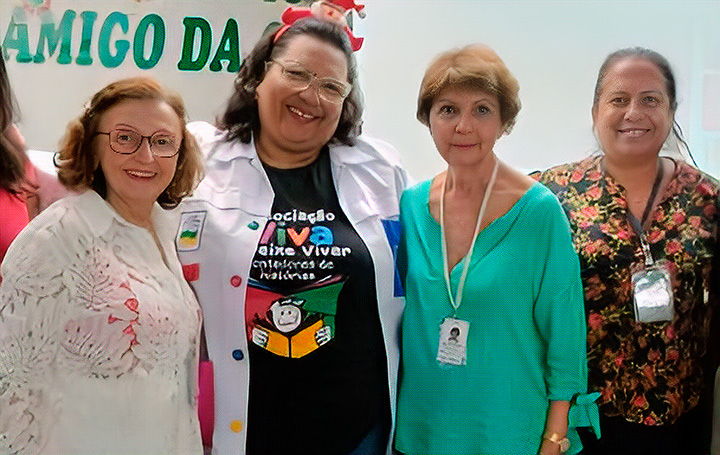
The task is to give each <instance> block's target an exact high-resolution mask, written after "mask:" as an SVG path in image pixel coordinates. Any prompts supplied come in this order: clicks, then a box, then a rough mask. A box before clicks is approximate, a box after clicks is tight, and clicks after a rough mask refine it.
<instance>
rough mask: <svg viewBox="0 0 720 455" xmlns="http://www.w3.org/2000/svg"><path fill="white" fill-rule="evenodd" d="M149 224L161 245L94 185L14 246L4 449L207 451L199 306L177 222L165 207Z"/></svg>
mask: <svg viewBox="0 0 720 455" xmlns="http://www.w3.org/2000/svg"><path fill="white" fill-rule="evenodd" d="M153 223H154V226H155V229H156V233H157V236H158V238H159V239H160V243H161V244H162V249H163V252H162V254H161V252H160V250H159V249H158V247H157V244H156V243H155V241H154V240H153V237H152V235H151V234H150V232H149V231H147V230H146V229H143V228H140V227H137V226H134V225H132V224H129V223H128V222H126V221H125V220H123V219H122V218H121V217H120V216H119V215H118V214H117V213H116V212H115V211H114V210H113V209H112V208H111V207H110V206H109V205H108V204H107V203H106V202H105V201H104V200H103V199H102V198H100V196H98V194H97V193H95V192H94V191H87V192H85V193H83V194H81V195H76V196H70V197H68V198H66V199H64V200H61V201H59V202H58V203H56V204H54V205H53V206H51V207H50V208H48V209H47V210H45V211H44V212H43V213H41V214H40V215H39V216H38V217H37V218H35V219H34V220H33V221H32V222H31V223H30V225H29V226H28V227H27V228H26V229H25V230H23V231H22V232H21V233H20V235H19V236H18V237H17V239H16V240H15V241H14V242H13V244H12V245H11V247H10V249H9V250H8V253H7V256H6V257H5V260H4V262H3V264H2V268H1V269H0V275H1V276H2V284H0V453H2V454H7V453H10V454H15V453H21V454H35V453H42V454H55V455H62V454H72V455H80V454H123V455H128V454H201V453H202V444H201V441H200V427H199V424H198V419H197V393H196V389H197V380H196V378H197V362H198V342H199V331H200V322H201V316H200V308H199V306H198V304H197V301H196V300H195V297H194V296H193V294H192V291H191V290H190V288H189V286H188V285H187V283H186V282H185V280H184V279H183V277H182V272H181V266H180V263H179V262H178V259H177V255H176V253H175V249H174V246H173V245H174V244H173V240H174V234H175V233H174V230H175V226H176V223H173V222H172V220H171V217H170V215H169V213H168V212H166V211H164V210H163V209H161V208H160V207H159V206H158V205H156V206H155V208H154V211H153ZM163 254H164V256H165V258H166V260H167V265H166V261H165V260H164V259H163Z"/></svg>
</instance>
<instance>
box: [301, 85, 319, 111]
mask: <svg viewBox="0 0 720 455" xmlns="http://www.w3.org/2000/svg"><path fill="white" fill-rule="evenodd" d="M300 98H302V99H303V101H305V102H306V103H308V104H309V105H311V106H317V105H318V104H320V84H319V83H318V80H317V79H313V80H312V82H310V85H308V86H307V88H305V90H303V91H301V92H300Z"/></svg>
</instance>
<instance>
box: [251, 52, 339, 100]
mask: <svg viewBox="0 0 720 455" xmlns="http://www.w3.org/2000/svg"><path fill="white" fill-rule="evenodd" d="M273 63H275V64H276V65H277V66H279V67H280V71H281V73H282V77H283V80H284V81H285V83H286V84H288V86H290V87H292V88H294V89H296V90H305V89H307V88H308V87H310V85H312V83H313V82H314V81H317V90H318V95H320V98H322V99H324V100H325V101H327V102H329V103H333V104H340V103H342V102H343V100H344V99H345V98H346V97H347V96H348V95H349V94H350V91H351V90H352V86H351V85H350V84H348V83H347V82H342V81H339V80H337V79H333V78H331V77H323V78H319V77H317V74H315V73H311V72H310V71H308V70H306V69H305V68H303V67H302V66H300V65H298V64H295V63H292V64H288V63H281V62H279V61H277V60H270V61H267V62H265V71H267V70H268V68H269V67H270V65H272V64H273Z"/></svg>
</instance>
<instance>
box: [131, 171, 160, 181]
mask: <svg viewBox="0 0 720 455" xmlns="http://www.w3.org/2000/svg"><path fill="white" fill-rule="evenodd" d="M125 173H126V174H127V175H129V176H130V177H132V178H135V179H141V180H148V179H151V178H153V177H155V176H156V175H157V172H152V171H141V170H137V169H125Z"/></svg>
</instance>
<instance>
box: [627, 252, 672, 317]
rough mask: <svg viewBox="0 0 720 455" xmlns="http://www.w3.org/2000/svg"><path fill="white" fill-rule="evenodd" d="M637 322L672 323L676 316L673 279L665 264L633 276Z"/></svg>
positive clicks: (639, 271) (657, 264) (653, 266)
mask: <svg viewBox="0 0 720 455" xmlns="http://www.w3.org/2000/svg"><path fill="white" fill-rule="evenodd" d="M632 287H633V301H634V303H635V320H636V321H638V322H661V321H670V320H671V319H672V318H673V316H674V315H675V305H674V303H673V291H672V279H671V277H670V270H668V268H667V266H666V265H665V264H664V263H656V264H654V265H652V266H649V267H647V268H644V269H642V270H638V271H636V272H635V273H633V274H632Z"/></svg>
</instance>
